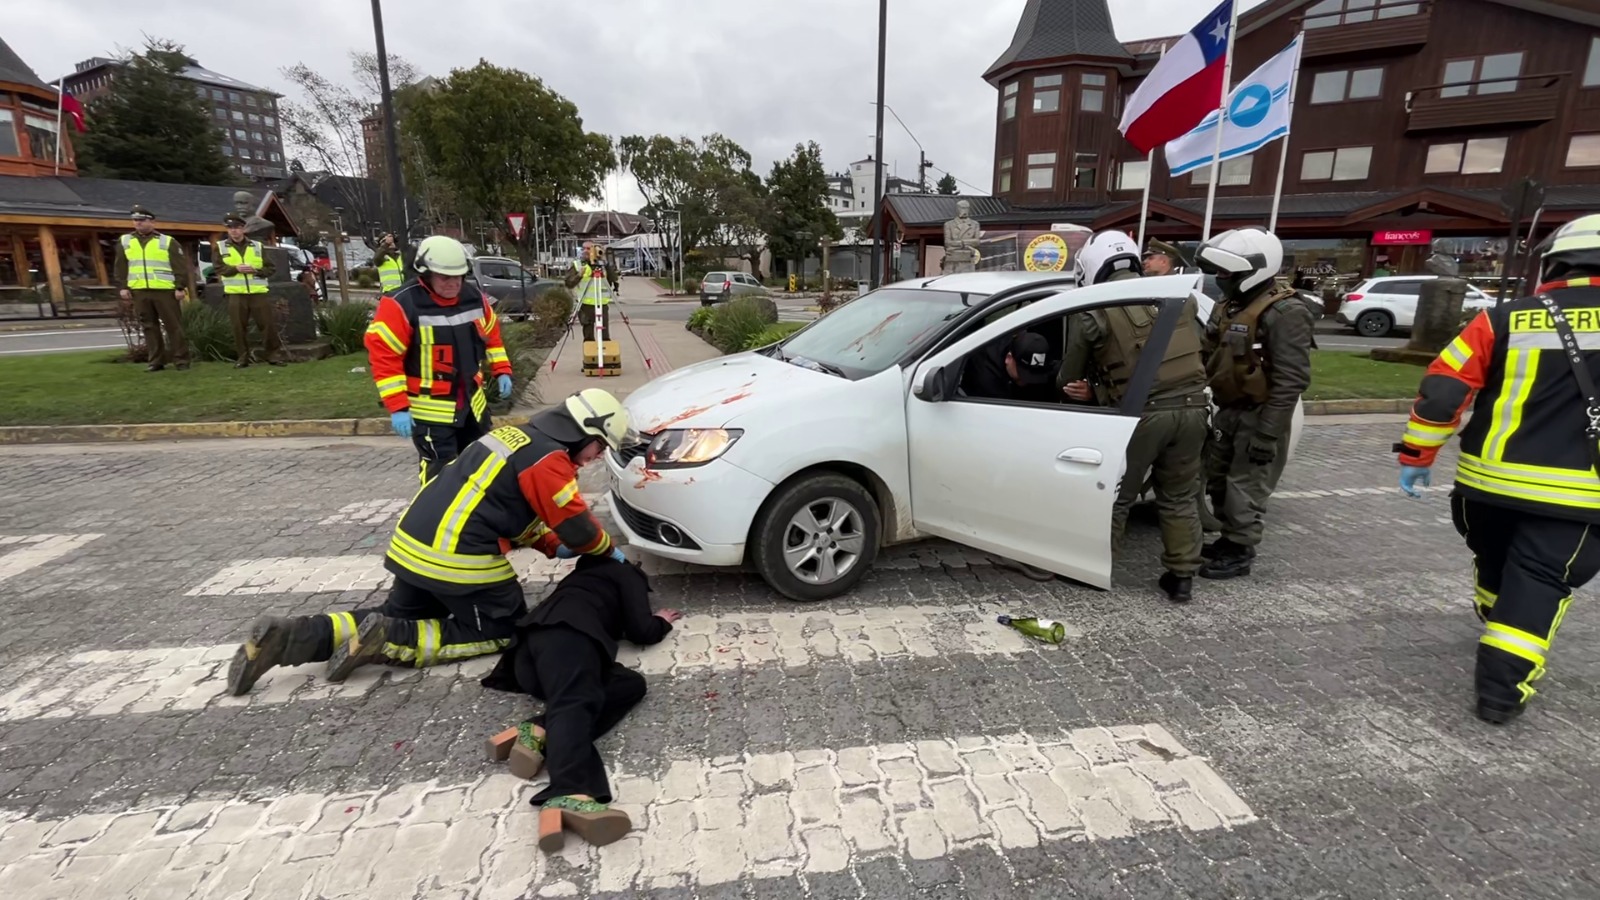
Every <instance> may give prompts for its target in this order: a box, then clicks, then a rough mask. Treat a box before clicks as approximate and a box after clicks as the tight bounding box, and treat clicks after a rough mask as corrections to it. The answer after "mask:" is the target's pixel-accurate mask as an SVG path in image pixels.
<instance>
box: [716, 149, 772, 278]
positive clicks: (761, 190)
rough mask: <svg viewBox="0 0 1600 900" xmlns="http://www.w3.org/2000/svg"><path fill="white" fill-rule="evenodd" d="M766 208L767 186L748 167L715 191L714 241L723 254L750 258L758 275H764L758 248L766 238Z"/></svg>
mask: <svg viewBox="0 0 1600 900" xmlns="http://www.w3.org/2000/svg"><path fill="white" fill-rule="evenodd" d="M769 209H770V199H769V197H768V195H767V186H766V185H765V184H763V183H762V181H761V176H760V175H757V174H756V173H755V172H752V171H750V170H749V169H745V170H744V171H742V172H739V173H737V174H736V175H735V176H734V177H733V178H732V179H731V180H729V181H728V183H727V184H725V185H724V186H723V187H722V189H721V190H720V191H719V192H718V194H717V213H718V215H719V222H718V227H717V241H718V243H719V244H720V245H721V246H722V255H723V256H724V257H732V258H735V259H742V260H745V261H747V262H749V263H750V271H751V272H753V273H755V276H756V278H757V279H760V278H761V277H763V275H762V271H761V251H762V249H763V248H764V247H765V246H766V242H767V235H766V223H767V220H768V219H769V218H770V215H769Z"/></svg>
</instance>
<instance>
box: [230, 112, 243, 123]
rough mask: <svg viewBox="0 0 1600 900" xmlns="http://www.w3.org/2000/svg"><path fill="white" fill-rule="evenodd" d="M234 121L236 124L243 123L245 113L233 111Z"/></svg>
mask: <svg viewBox="0 0 1600 900" xmlns="http://www.w3.org/2000/svg"><path fill="white" fill-rule="evenodd" d="M233 120H234V121H235V122H243V121H244V113H242V112H239V111H238V110H237V109H236V110H234V111H233Z"/></svg>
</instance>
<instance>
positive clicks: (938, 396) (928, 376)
mask: <svg viewBox="0 0 1600 900" xmlns="http://www.w3.org/2000/svg"><path fill="white" fill-rule="evenodd" d="M946 371H947V370H946V369H945V368H944V367H943V366H934V367H933V368H931V369H926V370H924V371H923V373H922V377H921V378H920V379H918V380H917V383H916V384H915V385H912V388H911V396H913V397H916V398H917V399H918V400H925V401H927V402H929V403H939V402H942V401H944V400H946V399H948V391H946V389H945V372H946Z"/></svg>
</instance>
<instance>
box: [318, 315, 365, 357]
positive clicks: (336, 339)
mask: <svg viewBox="0 0 1600 900" xmlns="http://www.w3.org/2000/svg"><path fill="white" fill-rule="evenodd" d="M373 309H374V307H373V305H372V304H371V303H365V302H357V303H333V304H330V303H324V304H323V305H321V306H319V307H318V308H317V331H319V332H321V333H322V336H323V337H325V338H327V339H328V343H330V344H332V345H333V352H334V353H336V354H339V355H341V356H342V355H344V354H346V353H356V352H358V351H360V350H361V348H362V347H363V346H365V344H366V335H367V326H368V325H369V324H371V322H372V312H373Z"/></svg>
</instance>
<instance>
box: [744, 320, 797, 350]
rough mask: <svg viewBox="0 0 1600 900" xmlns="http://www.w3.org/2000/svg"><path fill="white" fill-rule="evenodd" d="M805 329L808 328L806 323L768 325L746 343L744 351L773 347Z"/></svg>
mask: <svg viewBox="0 0 1600 900" xmlns="http://www.w3.org/2000/svg"><path fill="white" fill-rule="evenodd" d="M804 327H806V323H804V322H779V323H778V324H776V325H768V326H767V327H766V328H763V329H761V330H760V331H758V332H756V333H755V334H753V335H751V336H750V338H749V340H747V341H745V345H744V349H746V350H756V349H759V348H761V347H767V346H771V345H772V344H776V343H777V342H779V341H781V340H783V339H784V338H786V337H788V336H789V335H791V334H794V333H795V332H796V331H799V330H800V329H802V328H804Z"/></svg>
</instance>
